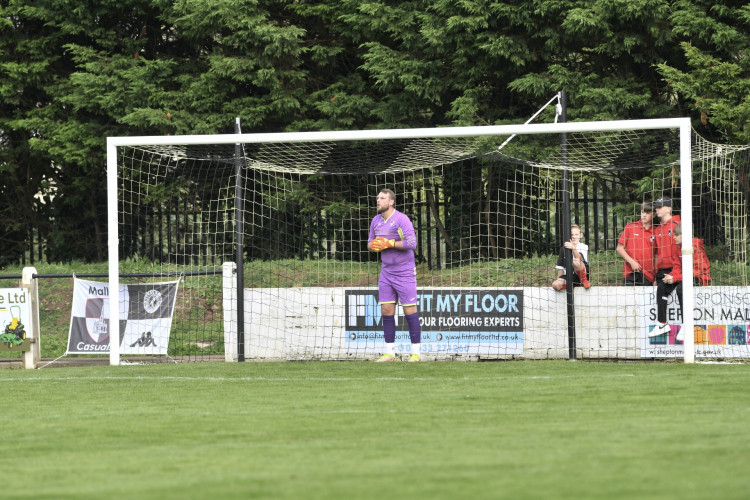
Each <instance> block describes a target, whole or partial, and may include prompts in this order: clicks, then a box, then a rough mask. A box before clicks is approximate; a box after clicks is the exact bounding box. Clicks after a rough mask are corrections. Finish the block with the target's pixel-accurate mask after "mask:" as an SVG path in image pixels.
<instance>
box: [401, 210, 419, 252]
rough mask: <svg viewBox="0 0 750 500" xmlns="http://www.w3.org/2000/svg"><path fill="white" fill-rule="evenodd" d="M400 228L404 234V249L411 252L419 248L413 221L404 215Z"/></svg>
mask: <svg viewBox="0 0 750 500" xmlns="http://www.w3.org/2000/svg"><path fill="white" fill-rule="evenodd" d="M399 226H400V228H401V232H402V233H403V237H402V240H401V242H402V244H403V245H404V248H405V249H409V250H414V249H415V248H417V235H416V233H415V232H414V225H413V224H412V223H411V220H409V217H407V216H406V215H405V214H402V215H401V220H400V221H399Z"/></svg>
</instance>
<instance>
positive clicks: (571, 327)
mask: <svg viewBox="0 0 750 500" xmlns="http://www.w3.org/2000/svg"><path fill="white" fill-rule="evenodd" d="M567 121H568V94H567V93H566V92H565V91H561V92H560V122H561V123H566V122H567ZM560 156H561V157H562V163H563V166H567V165H568V133H567V132H563V133H561V134H560ZM562 198H563V199H562V224H560V231H562V241H563V242H566V241H568V240H569V239H570V184H569V179H568V169H567V168H566V169H564V170H563V175H562ZM574 272H575V270H574V269H573V251H572V250H567V249H566V250H565V283H566V284H567V287H566V289H565V292H566V293H565V299H566V303H567V311H568V314H567V317H568V359H570V360H575V359H576V310H575V302H574V298H575V296H574V295H573V273H574Z"/></svg>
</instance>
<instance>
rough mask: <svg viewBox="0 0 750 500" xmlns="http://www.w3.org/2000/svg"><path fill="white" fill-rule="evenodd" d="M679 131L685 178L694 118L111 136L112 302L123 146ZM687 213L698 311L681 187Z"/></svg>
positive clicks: (691, 346) (687, 323) (688, 197)
mask: <svg viewBox="0 0 750 500" xmlns="http://www.w3.org/2000/svg"><path fill="white" fill-rule="evenodd" d="M658 129H665V130H672V131H675V130H678V131H679V165H680V167H679V171H680V177H681V179H691V178H692V177H691V176H692V158H691V133H692V129H691V125H690V119H689V118H668V119H646V120H620V121H604V122H569V123H551V124H525V125H496V126H478V127H444V128H420V129H392V130H360V131H330V132H294V133H257V134H218V135H189V136H139V137H108V138H107V200H108V208H107V215H108V219H107V223H108V248H109V293H110V296H109V299H110V301H111V302H110V303H111V304H119V302H120V297H119V283H120V271H119V261H120V256H119V243H120V241H119V234H118V153H117V151H118V148H120V147H131V146H170V145H231V144H261V143H309V142H322V141H327V142H338V141H366V140H386V139H435V138H458V137H487V136H510V135H514V134H515V135H519V136H521V135H528V134H549V135H553V134H565V133H582V132H615V131H635V130H658ZM680 206H681V213H682V220H683V225H682V231H683V238H682V254H683V270H684V280H683V308H684V310H685V311H692V310H693V246H692V241H693V230H692V220H691V213H692V206H693V200H692V194H691V191H690V190H689V189H682V190H681V205H680ZM109 321H110V323H109V324H110V331H113V330H112V326H111V325H119V322H120V311H119V307H116V306H115V307H110V319H109ZM693 326H694V320H693V316H692V314H685V315H684V318H683V326H682V328H683V329H684V330H685V331H686V332H692V331H693ZM118 340H119V335H110V349H109V360H110V365H119V364H120V346H119V342H118ZM684 361H685V362H686V363H693V362H694V361H695V343H694V339H693V335H690V334H687V335H685V337H684Z"/></svg>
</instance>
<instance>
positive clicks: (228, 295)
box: [221, 262, 239, 363]
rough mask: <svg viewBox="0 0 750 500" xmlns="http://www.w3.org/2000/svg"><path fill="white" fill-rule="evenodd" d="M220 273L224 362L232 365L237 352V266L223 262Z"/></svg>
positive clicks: (235, 359) (235, 360) (236, 357)
mask: <svg viewBox="0 0 750 500" xmlns="http://www.w3.org/2000/svg"><path fill="white" fill-rule="evenodd" d="M221 271H222V273H221V277H222V294H221V302H222V307H223V309H224V361H226V362H228V363H233V362H237V361H238V352H239V350H238V342H237V298H238V295H237V275H236V274H237V273H236V271H237V265H236V264H235V263H234V262H224V263H223V264H222V266H221Z"/></svg>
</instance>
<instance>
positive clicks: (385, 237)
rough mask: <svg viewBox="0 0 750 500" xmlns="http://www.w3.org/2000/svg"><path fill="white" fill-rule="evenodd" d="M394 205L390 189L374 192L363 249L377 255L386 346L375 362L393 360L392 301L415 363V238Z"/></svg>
mask: <svg viewBox="0 0 750 500" xmlns="http://www.w3.org/2000/svg"><path fill="white" fill-rule="evenodd" d="M395 205H396V194H395V193H394V192H393V191H391V190H390V189H382V190H381V191H380V193H378V198H377V209H378V214H377V215H376V216H375V217H374V218H373V219H372V222H371V223H370V235H369V238H368V240H367V248H368V249H369V250H370V251H372V252H380V254H381V267H380V279H379V280H378V292H379V295H380V311H381V314H382V318H383V333H384V336H385V346H386V348H385V353H384V354H383V355H382V356H381V357H380V358H378V359H377V362H386V361H395V359H396V318H395V314H396V301H399V302H401V307H402V309H403V311H404V318H406V324H407V325H408V327H409V337H410V339H411V356H409V361H410V362H416V361H419V360H420V356H419V344H420V342H421V337H422V327H421V326H420V324H419V313H418V312H417V268H416V266H415V265H414V249H415V248H416V247H417V237H416V235H415V234H414V226H413V225H412V223H411V220H409V217H407V216H406V215H405V214H403V213H401V212H399V211H398V210H396V209H395Z"/></svg>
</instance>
